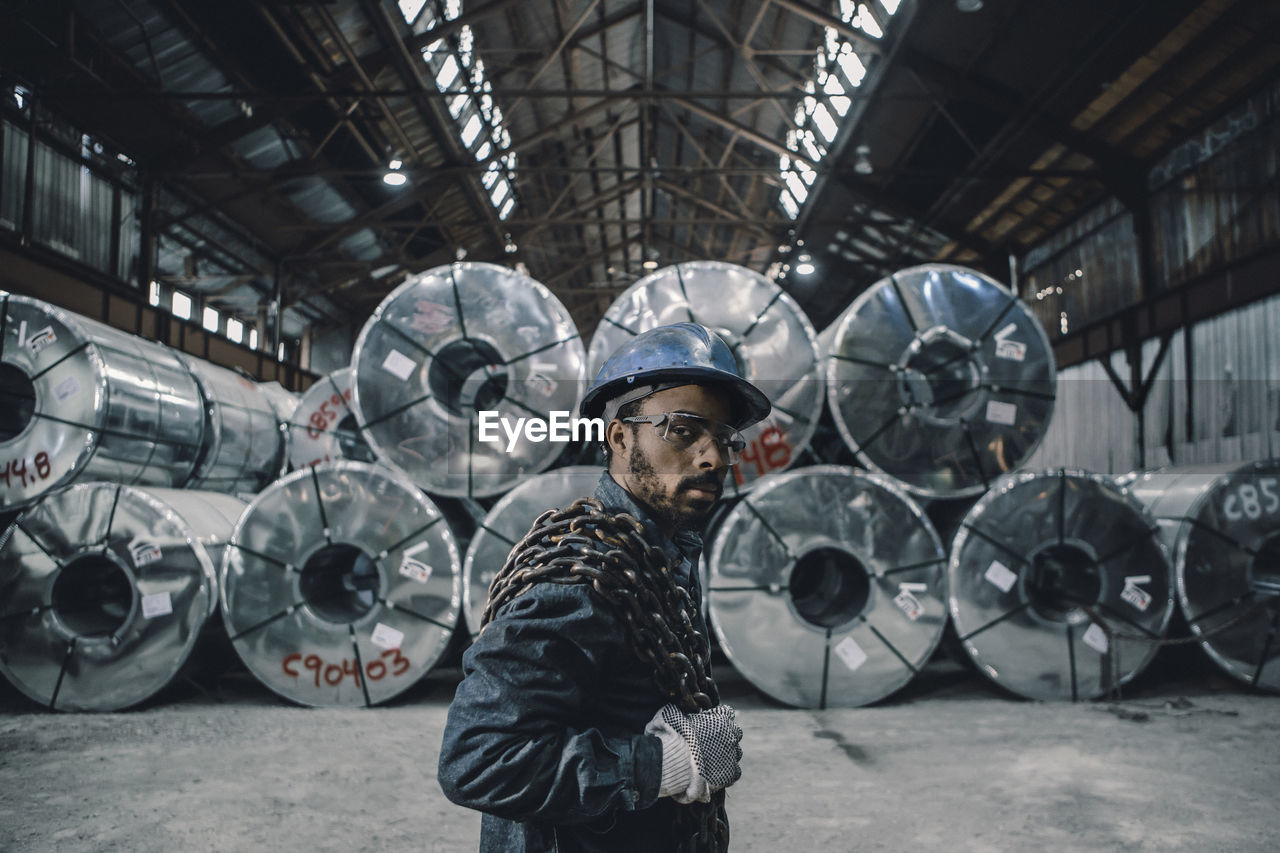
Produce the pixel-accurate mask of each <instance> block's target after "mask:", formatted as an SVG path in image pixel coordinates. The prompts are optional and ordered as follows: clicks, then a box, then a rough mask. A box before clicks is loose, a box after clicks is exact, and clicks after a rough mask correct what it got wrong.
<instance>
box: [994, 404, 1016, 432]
mask: <svg viewBox="0 0 1280 853" xmlns="http://www.w3.org/2000/svg"><path fill="white" fill-rule="evenodd" d="M1017 420H1018V407H1017V406H1015V405H1014V404H1013V403H1002V402H1000V401H999V400H988V401H987V421H988V422H989V423H993V424H1004V425H1005V426H1013V424H1014V423H1015V422H1016V421H1017Z"/></svg>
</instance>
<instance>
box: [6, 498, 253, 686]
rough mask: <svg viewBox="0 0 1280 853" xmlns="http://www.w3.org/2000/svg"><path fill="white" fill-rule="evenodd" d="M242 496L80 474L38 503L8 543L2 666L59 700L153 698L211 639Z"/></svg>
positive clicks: (17, 678)
mask: <svg viewBox="0 0 1280 853" xmlns="http://www.w3.org/2000/svg"><path fill="white" fill-rule="evenodd" d="M244 506H245V504H244V502H243V501H241V500H240V499H238V498H236V497H233V496H231V495H223V494H218V493H213V492H197V491H188V490H177V489H162V488H145V487H141V486H125V485H119V484H115V483H81V484H78V485H74V486H71V487H70V488H68V489H65V490H63V491H60V492H57V493H55V494H52V495H49V496H47V497H45V498H44V499H42V500H40V501H39V502H38V503H36V504H34V505H33V506H31V507H29V508H28V509H27V510H26V511H25V512H24V513H23V514H22V515H21V516H20V517H19V519H18V521H17V522H16V523H15V524H14V526H13V527H12V528H11V530H10V534H9V536H8V539H7V540H6V541H5V543H4V545H3V548H0V669H2V670H3V671H4V674H5V676H6V677H7V678H8V679H9V680H10V681H11V682H12V683H13V684H14V685H15V686H16V687H17V688H18V689H19V690H21V691H22V692H23V693H25V694H26V695H27V696H29V697H30V698H31V699H33V700H35V701H36V702H39V703H40V704H41V705H45V706H46V707H48V708H50V709H54V710H60V711H62V710H66V711H115V710H120V709H123V708H128V707H132V706H134V705H137V704H139V703H141V702H143V701H145V700H147V699H150V698H151V697H153V696H154V695H155V694H156V693H157V692H159V691H160V690H161V689H162V688H164V687H165V686H166V685H168V684H169V683H171V682H172V681H173V679H174V678H175V677H176V676H177V675H178V674H179V673H180V672H181V671H183V669H184V667H185V666H186V665H187V664H188V662H189V661H190V660H191V659H192V656H193V652H194V651H195V650H196V649H197V647H198V644H199V643H200V642H201V640H202V638H204V639H206V640H207V634H206V632H205V628H206V623H207V622H208V620H209V619H210V618H211V617H212V616H213V615H214V613H215V611H216V608H217V604H218V590H217V566H218V564H219V562H220V561H221V559H222V556H223V550H224V548H225V546H226V543H227V541H228V539H229V538H230V535H231V531H232V528H233V527H234V525H235V522H236V519H237V518H238V517H239V514H240V512H241V511H242V510H243V509H244Z"/></svg>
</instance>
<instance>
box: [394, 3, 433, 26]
mask: <svg viewBox="0 0 1280 853" xmlns="http://www.w3.org/2000/svg"><path fill="white" fill-rule="evenodd" d="M399 5H400V14H401V15H403V16H404V22H405V23H406V24H412V23H413V22H414V21H416V20H418V15H419V14H420V13H421V12H422V7H423V6H425V5H427V0H400V3H399Z"/></svg>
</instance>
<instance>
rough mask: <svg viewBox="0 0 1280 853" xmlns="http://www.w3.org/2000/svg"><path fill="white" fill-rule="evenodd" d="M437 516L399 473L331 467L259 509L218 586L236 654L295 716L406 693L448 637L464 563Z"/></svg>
mask: <svg viewBox="0 0 1280 853" xmlns="http://www.w3.org/2000/svg"><path fill="white" fill-rule="evenodd" d="M444 522H445V517H444V515H443V514H442V513H441V512H440V510H439V509H438V508H437V507H436V506H435V504H434V503H432V502H431V501H430V500H429V499H428V498H427V497H426V496H425V495H424V494H422V492H421V491H419V490H418V489H417V488H416V487H415V486H414V484H413V483H411V482H409V480H408V479H406V478H405V477H404V476H403V475H402V474H401V473H399V472H397V471H393V470H391V469H389V468H386V467H384V466H382V465H368V464H365V463H361V462H330V463H324V464H321V465H316V466H313V467H309V468H306V469H303V470H299V471H294V472H293V473H291V474H288V475H286V476H284V477H282V478H281V479H279V480H277V481H276V482H274V483H272V484H271V485H270V486H269V487H268V488H266V489H265V490H264V491H263V492H262V493H261V494H259V495H258V496H257V497H256V498H254V500H253V502H252V503H251V504H250V505H249V507H248V509H246V510H245V512H244V514H243V515H242V516H241V518H240V521H239V523H238V524H237V525H236V528H235V531H234V532H233V534H232V540H231V546H230V547H229V548H228V550H227V556H226V559H225V560H224V561H223V564H222V569H221V574H220V581H221V594H222V613H223V622H224V623H225V624H226V628H227V633H228V635H229V636H230V638H231V642H232V645H233V646H234V647H235V650H236V653H237V654H238V655H239V656H240V658H241V660H243V661H244V663H245V665H246V666H247V667H248V668H249V671H250V672H251V673H253V675H254V676H255V677H256V678H257V679H258V680H259V681H261V682H262V683H263V684H264V685H266V686H267V687H268V688H270V689H271V690H273V691H274V692H276V693H278V694H279V695H281V696H283V697H285V698H286V699H289V700H292V701H294V702H297V703H299V704H303V705H316V706H368V705H376V704H378V703H381V702H385V701H387V700H389V699H392V698H393V697H395V696H397V695H399V694H400V693H402V692H403V691H405V690H407V689H408V688H409V687H411V686H412V685H413V684H414V683H416V682H417V681H418V680H419V679H421V678H422V677H423V676H424V675H426V673H427V672H428V671H429V670H430V669H431V667H432V666H434V665H435V663H436V662H437V660H438V659H439V658H440V656H441V655H442V654H443V653H444V650H445V648H446V646H447V644H448V642H449V639H450V637H451V636H452V634H453V630H454V628H455V626H456V623H457V619H458V608H459V600H460V598H461V561H460V558H459V554H458V548H457V544H456V543H455V541H454V537H453V534H452V532H450V530H449V525H448V524H446V523H444Z"/></svg>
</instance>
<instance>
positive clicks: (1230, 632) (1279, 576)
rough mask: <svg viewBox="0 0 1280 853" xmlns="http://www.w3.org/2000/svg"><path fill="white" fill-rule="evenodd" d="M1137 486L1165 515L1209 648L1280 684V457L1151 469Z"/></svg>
mask: <svg viewBox="0 0 1280 853" xmlns="http://www.w3.org/2000/svg"><path fill="white" fill-rule="evenodd" d="M1129 489H1130V490H1131V491H1132V492H1133V494H1134V495H1135V496H1137V498H1138V499H1139V500H1141V501H1142V502H1143V503H1144V504H1145V505H1146V506H1147V508H1148V509H1149V510H1150V511H1151V513H1152V514H1153V515H1154V516H1155V517H1156V520H1157V521H1158V522H1159V524H1160V534H1161V538H1162V539H1163V541H1164V543H1165V545H1166V547H1168V549H1169V554H1170V555H1171V557H1172V559H1173V566H1174V573H1175V578H1176V581H1177V591H1178V604H1179V606H1180V607H1181V609H1182V614H1183V616H1184V617H1186V621H1187V624H1188V625H1189V626H1190V628H1191V631H1192V633H1193V634H1194V635H1195V636H1197V637H1200V645H1201V647H1202V648H1203V649H1204V650H1205V651H1206V652H1207V653H1208V654H1209V657H1210V658H1212V659H1213V661H1214V663H1216V664H1217V665H1218V666H1219V667H1221V668H1222V670H1223V671H1225V672H1226V673H1227V674H1228V675H1230V676H1232V677H1233V678H1235V679H1237V680H1239V681H1242V682H1244V683H1245V684H1248V685H1250V686H1251V687H1257V688H1261V689H1265V690H1271V691H1280V663H1277V659H1280V643H1278V642H1276V640H1275V634H1276V624H1277V622H1278V621H1280V460H1276V459H1269V460H1265V461H1258V462H1248V463H1244V464H1241V463H1239V462H1233V463H1227V464H1221V465H1202V466H1188V467H1179V468H1167V469H1163V470H1159V471H1148V472H1142V473H1139V474H1138V475H1137V476H1136V477H1134V478H1133V480H1132V482H1130V484H1129Z"/></svg>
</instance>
